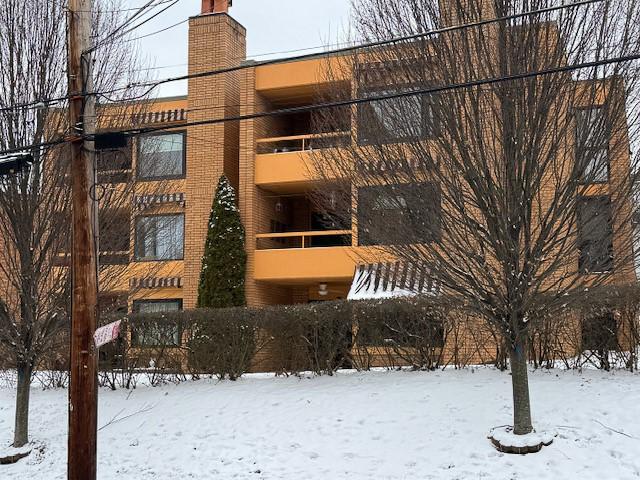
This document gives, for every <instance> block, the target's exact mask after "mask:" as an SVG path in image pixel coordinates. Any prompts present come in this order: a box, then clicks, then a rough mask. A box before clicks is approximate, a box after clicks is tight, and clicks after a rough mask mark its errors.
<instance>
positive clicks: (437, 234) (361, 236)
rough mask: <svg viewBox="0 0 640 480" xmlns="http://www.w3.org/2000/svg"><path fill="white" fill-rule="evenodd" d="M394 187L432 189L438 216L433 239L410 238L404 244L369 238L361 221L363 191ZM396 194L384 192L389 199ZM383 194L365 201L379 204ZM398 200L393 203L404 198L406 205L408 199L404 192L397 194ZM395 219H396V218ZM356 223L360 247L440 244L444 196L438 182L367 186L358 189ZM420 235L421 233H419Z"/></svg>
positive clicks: (434, 207)
mask: <svg viewBox="0 0 640 480" xmlns="http://www.w3.org/2000/svg"><path fill="white" fill-rule="evenodd" d="M393 186H396V187H405V188H419V187H420V186H424V187H428V188H430V189H431V190H432V191H431V193H432V194H433V199H434V201H435V204H434V206H433V207H432V208H433V212H432V213H434V214H436V215H437V225H434V226H433V228H432V232H431V237H430V238H429V239H422V240H421V239H417V238H410V239H405V241H404V242H402V243H389V242H388V241H387V240H385V239H383V240H371V239H369V238H367V237H368V235H371V234H370V233H367V232H365V231H364V228H366V225H364V226H363V222H362V221H361V217H360V211H361V210H360V209H361V207H362V190H364V189H366V190H368V191H370V192H371V191H374V192H375V190H376V189H378V190H379V189H391V188H392V187H393ZM393 193H394V192H384V195H385V197H384V198H386V197H388V196H389V195H390V194H393ZM382 195H383V193H381V192H379V193H377V195H375V196H372V197H371V198H369V199H367V200H365V202H367V203H368V202H379V201H380V200H382V199H383V196H382ZM395 195H396V198H395V199H393V200H392V202H395V201H398V199H399V198H400V197H402V199H403V200H404V201H405V203H406V202H407V199H406V197H405V196H404V195H403V194H402V192H401V191H400V192H395ZM365 206H367V205H366V203H365ZM371 206H373V203H371V204H370V205H369V207H371ZM387 210H389V211H396V212H397V211H400V210H401V209H396V208H389V209H387ZM404 210H405V212H407V211H409V212H410V211H411V209H410V208H407V207H405V208H404ZM370 217H372V218H373V216H372V215H370ZM376 218H378V219H379V218H380V216H379V215H376ZM394 218H395V217H394ZM356 221H357V234H358V246H359V247H368V246H373V247H375V246H389V245H415V244H425V243H438V242H440V241H441V239H442V194H441V191H440V188H439V187H438V184H437V183H436V182H432V181H431V182H430V181H426V182H421V183H404V184H383V185H367V186H363V187H360V188H358V200H357V204H356ZM400 221H402V220H398V222H400ZM405 221H406V220H405ZM418 233H420V232H418ZM363 239H365V240H366V241H364V242H363Z"/></svg>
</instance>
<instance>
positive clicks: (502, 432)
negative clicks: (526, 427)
mask: <svg viewBox="0 0 640 480" xmlns="http://www.w3.org/2000/svg"><path fill="white" fill-rule="evenodd" d="M556 435H557V434H556V433H551V432H537V431H533V432H531V433H527V434H526V435H516V434H514V433H513V428H512V427H510V426H507V427H496V428H493V429H492V430H491V432H489V436H490V437H491V438H493V439H494V440H495V441H497V442H498V443H500V445H502V446H503V447H518V448H524V447H536V446H538V445H540V444H543V445H549V444H550V443H551V442H553V438H554V437H555V436H556Z"/></svg>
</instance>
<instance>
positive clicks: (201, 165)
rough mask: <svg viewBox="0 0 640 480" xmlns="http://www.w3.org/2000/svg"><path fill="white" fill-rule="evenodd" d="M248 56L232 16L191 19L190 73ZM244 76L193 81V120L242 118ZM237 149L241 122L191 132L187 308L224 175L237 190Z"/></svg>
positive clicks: (193, 298) (190, 111)
mask: <svg viewBox="0 0 640 480" xmlns="http://www.w3.org/2000/svg"><path fill="white" fill-rule="evenodd" d="M245 57H246V31H245V29H244V27H242V26H241V25H240V24H239V23H238V22H236V21H235V20H234V19H233V18H231V17H230V16H229V15H227V14H210V15H201V16H197V17H193V18H191V19H190V20H189V74H195V73H201V72H204V71H209V70H215V69H220V68H225V67H230V66H235V65H239V64H240V63H241V62H242V61H244V59H245ZM240 75H241V74H240V72H237V73H227V74H222V75H212V76H205V77H201V78H191V79H189V100H188V114H189V121H190V122H198V121H201V120H210V119H215V118H224V117H231V116H237V115H238V113H239V110H240V109H239V103H240V81H239V77H240ZM238 144H239V124H238V122H226V123H220V124H214V125H200V126H193V127H189V128H188V129H187V146H188V147H187V181H186V192H185V193H186V195H187V198H188V203H187V209H186V218H185V230H186V238H185V278H184V308H193V307H195V305H196V301H197V294H198V281H199V277H200V267H201V259H202V253H203V250H204V242H205V238H206V234H207V224H208V220H209V214H210V212H211V204H212V202H213V197H214V194H215V189H216V186H217V183H218V180H219V178H220V176H221V175H222V174H223V173H225V174H226V175H227V176H228V177H229V180H230V181H231V184H232V185H233V186H234V187H235V188H236V189H237V188H238V183H239V180H238V175H239V172H238Z"/></svg>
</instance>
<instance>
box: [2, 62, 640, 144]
mask: <svg viewBox="0 0 640 480" xmlns="http://www.w3.org/2000/svg"><path fill="white" fill-rule="evenodd" d="M634 60H640V53H638V54H634V55H626V56H622V57H615V58H610V59H603V60H594V61H591V62H583V63H580V64H575V65H563V66H561V67H555V68H548V69H544V70H537V71H533V72H525V73H519V74H513V75H505V76H501V77H493V78H486V79H478V80H471V81H468V82H459V83H452V84H448V85H441V86H437V87H431V88H426V89H417V90H409V91H404V92H398V93H392V94H385V95H376V96H370V97H365V98H355V99H348V100H340V101H335V102H325V103H320V104H312V105H306V106H300V107H290V108H283V109H279V110H273V111H267V112H256V113H251V114H246V115H236V116H232V117H222V118H214V119H206V120H199V121H194V122H186V123H182V124H179V125H159V126H151V127H142V128H131V129H122V130H116V131H111V132H110V133H120V134H123V135H129V136H135V135H144V134H149V133H154V132H159V131H166V130H171V129H176V128H179V127H182V128H186V127H194V126H201V125H215V124H220V123H226V122H236V121H245V120H255V119H259V118H266V117H276V116H282V115H290V114H294V113H303V112H313V111H317V110H323V109H329V108H339V107H344V106H350V105H360V104H364V103H370V102H376V101H384V100H392V99H396V98H405V97H410V96H416V95H428V94H438V93H441V92H446V91H451V90H457V89H463V88H472V87H479V86H484V85H490V84H494V83H499V82H506V81H513V80H523V79H527V78H534V77H537V76H542V75H551V74H556V73H565V72H570V71H574V70H580V69H584V68H593V67H599V66H604V65H610V64H613V63H622V62H629V61H634ZM83 138H84V139H85V140H91V139H93V138H95V134H91V135H84V136H83ZM65 142H66V140H64V139H61V140H57V141H55V142H48V143H43V144H39V145H36V146H30V147H23V148H15V149H11V150H5V151H0V155H3V154H9V153H16V152H20V151H24V150H28V149H29V148H34V147H39V146H46V145H58V144H60V143H65Z"/></svg>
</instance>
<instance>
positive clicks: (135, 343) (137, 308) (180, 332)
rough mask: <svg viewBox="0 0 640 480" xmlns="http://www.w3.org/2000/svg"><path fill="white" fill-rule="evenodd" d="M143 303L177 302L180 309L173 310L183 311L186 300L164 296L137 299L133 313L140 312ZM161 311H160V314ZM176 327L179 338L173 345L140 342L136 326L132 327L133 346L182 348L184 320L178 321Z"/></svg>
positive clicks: (133, 306) (134, 302) (133, 305)
mask: <svg viewBox="0 0 640 480" xmlns="http://www.w3.org/2000/svg"><path fill="white" fill-rule="evenodd" d="M143 303H151V304H163V303H164V304H170V303H177V304H178V310H171V311H172V312H173V311H178V312H179V311H182V310H183V303H184V300H183V299H182V298H162V299H137V300H134V301H133V304H132V309H131V310H132V313H136V314H140V313H141V312H140V305H141V304H143ZM159 313H161V312H158V314H159ZM175 328H176V333H175V334H176V337H177V339H178V342H177V343H175V344H173V345H147V344H144V343H142V344H141V343H140V342H139V341H138V336H137V334H136V333H135V328H131V346H132V347H133V348H148V349H153V348H158V347H167V348H180V347H182V343H183V342H182V336H183V334H184V326H183V325H182V322H180V321H178V322H176V324H175Z"/></svg>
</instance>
